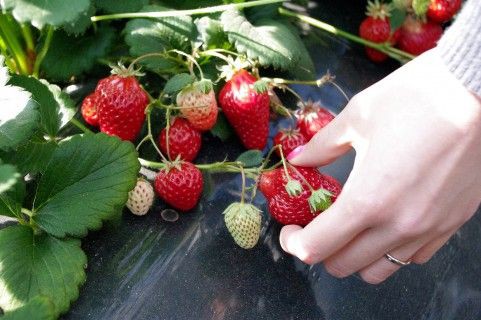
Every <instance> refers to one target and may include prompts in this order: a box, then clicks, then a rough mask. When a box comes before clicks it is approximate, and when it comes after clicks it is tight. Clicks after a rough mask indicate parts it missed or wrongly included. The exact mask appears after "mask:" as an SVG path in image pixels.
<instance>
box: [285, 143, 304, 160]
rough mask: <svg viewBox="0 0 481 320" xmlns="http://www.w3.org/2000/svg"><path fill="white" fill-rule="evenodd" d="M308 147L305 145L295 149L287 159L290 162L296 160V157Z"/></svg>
mask: <svg viewBox="0 0 481 320" xmlns="http://www.w3.org/2000/svg"><path fill="white" fill-rule="evenodd" d="M305 147H306V146H305V145H301V146H298V147H297V148H295V149H294V150H292V151H291V153H289V154H288V155H287V157H286V159H287V160H288V161H290V160H292V159H294V158H295V157H297V156H298V155H299V154H300V153H301V152H302V151H304V148H305Z"/></svg>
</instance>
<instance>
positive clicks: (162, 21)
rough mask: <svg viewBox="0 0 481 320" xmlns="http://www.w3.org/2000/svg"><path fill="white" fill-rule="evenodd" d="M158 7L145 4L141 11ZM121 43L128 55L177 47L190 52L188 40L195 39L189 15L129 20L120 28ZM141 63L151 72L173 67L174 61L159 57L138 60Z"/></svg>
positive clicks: (194, 31)
mask: <svg viewBox="0 0 481 320" xmlns="http://www.w3.org/2000/svg"><path fill="white" fill-rule="evenodd" d="M164 10H166V8H164V7H160V6H146V7H144V9H143V10H142V11H164ZM124 34H125V42H126V43H127V44H128V45H129V47H130V54H131V55H133V56H141V55H144V54H147V53H154V52H165V51H167V50H170V49H178V50H181V51H184V52H190V51H191V41H193V40H194V39H195V35H196V29H195V25H194V23H193V22H192V18H191V17H189V16H184V17H167V18H159V19H133V20H131V21H129V22H128V23H127V25H126V27H125V29H124ZM142 64H143V65H145V66H146V67H147V68H148V69H150V70H152V71H154V72H161V71H162V70H164V69H171V68H175V67H176V66H177V64H176V63H175V62H172V61H170V60H167V59H165V58H162V57H151V58H146V59H144V60H142Z"/></svg>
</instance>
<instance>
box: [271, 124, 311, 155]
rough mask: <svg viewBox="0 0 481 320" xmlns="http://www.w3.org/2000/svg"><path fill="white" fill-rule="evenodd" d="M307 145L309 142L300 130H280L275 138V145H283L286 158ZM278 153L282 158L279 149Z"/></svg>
mask: <svg viewBox="0 0 481 320" xmlns="http://www.w3.org/2000/svg"><path fill="white" fill-rule="evenodd" d="M306 143H307V140H306V138H305V137H304V136H303V135H302V134H301V133H300V132H299V129H287V130H286V129H284V130H280V131H279V132H278V133H277V134H276V135H275V136H274V145H281V147H282V152H283V154H284V156H287V155H288V154H289V153H291V151H292V150H294V149H295V148H297V147H298V146H301V145H303V144H306ZM276 152H277V154H278V155H279V156H280V151H279V149H276Z"/></svg>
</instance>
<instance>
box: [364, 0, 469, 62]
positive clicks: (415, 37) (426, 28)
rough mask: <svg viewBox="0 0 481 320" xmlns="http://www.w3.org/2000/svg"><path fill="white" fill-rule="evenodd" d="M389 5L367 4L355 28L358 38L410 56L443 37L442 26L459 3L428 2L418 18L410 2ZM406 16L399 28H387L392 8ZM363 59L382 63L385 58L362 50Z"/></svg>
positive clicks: (402, 0)
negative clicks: (393, 48) (364, 57)
mask: <svg viewBox="0 0 481 320" xmlns="http://www.w3.org/2000/svg"><path fill="white" fill-rule="evenodd" d="M393 2H394V5H393V4H392V3H389V4H386V3H380V2H379V0H375V1H374V2H372V1H369V2H368V4H367V10H366V15H367V17H366V18H365V19H364V20H363V21H362V23H361V25H360V26H359V35H360V36H361V38H363V39H366V40H369V41H372V42H375V43H389V44H391V45H395V46H396V47H398V48H399V49H401V50H404V51H405V52H408V53H410V54H413V55H420V54H421V53H423V52H425V51H427V50H429V49H432V48H434V47H435V46H436V43H437V42H438V40H439V39H440V38H441V36H442V34H443V28H442V25H443V24H444V23H446V22H448V21H450V20H451V19H452V18H453V16H454V15H455V14H456V13H457V12H458V10H459V8H460V7H461V0H430V1H429V3H427V6H426V8H425V10H422V11H423V12H422V13H421V14H419V15H416V14H415V13H414V10H413V7H412V3H413V1H411V0H394V1H393ZM394 7H396V8H397V10H402V11H404V12H406V13H407V14H406V16H405V19H404V22H403V23H402V25H401V27H399V28H397V29H395V30H393V29H392V28H391V21H390V15H391V12H392V10H393V8H394ZM365 50H366V54H367V56H368V57H369V58H370V59H371V60H372V61H375V62H382V61H384V60H386V59H387V58H388V56H387V55H386V54H385V53H383V52H380V51H378V50H376V49H373V48H368V47H366V48H365Z"/></svg>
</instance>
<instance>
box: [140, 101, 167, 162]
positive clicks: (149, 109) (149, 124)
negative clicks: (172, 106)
mask: <svg viewBox="0 0 481 320" xmlns="http://www.w3.org/2000/svg"><path fill="white" fill-rule="evenodd" d="M154 104H155V103H154V102H153V103H150V105H149V106H148V107H147V108H146V109H145V113H146V114H147V135H146V136H145V137H144V138H143V139H142V140H141V141H140V143H139V144H138V145H137V150H139V148H140V146H141V145H142V143H144V142H145V141H147V140H150V143H151V144H152V146H153V147H154V148H155V150H156V151H157V153H158V154H159V155H160V157H161V158H162V160H163V161H165V162H168V161H167V159H166V158H165V156H164V155H163V153H162V151H160V149H159V147H158V146H157V143H155V140H154V136H153V135H152V121H151V119H150V116H151V113H152V106H153V105H154Z"/></svg>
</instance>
